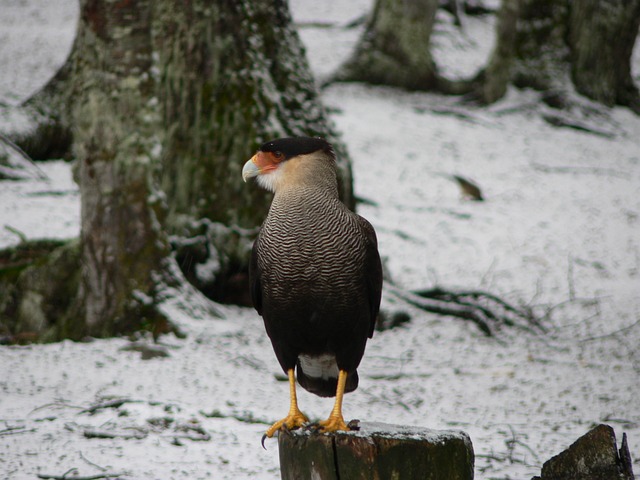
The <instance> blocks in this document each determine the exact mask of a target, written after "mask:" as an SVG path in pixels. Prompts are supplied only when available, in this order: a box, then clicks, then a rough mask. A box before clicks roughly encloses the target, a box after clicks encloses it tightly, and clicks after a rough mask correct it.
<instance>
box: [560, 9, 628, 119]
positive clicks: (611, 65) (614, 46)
mask: <svg viewBox="0 0 640 480" xmlns="http://www.w3.org/2000/svg"><path fill="white" fill-rule="evenodd" d="M569 22H570V35H569V44H570V46H571V78H572V80H573V83H574V85H575V86H576V90H577V91H578V92H580V93H581V94H583V95H585V96H587V97H589V98H591V99H593V100H596V101H597V102H600V103H604V104H605V105H609V106H612V105H616V104H619V105H627V106H629V107H631V108H632V109H633V110H634V111H635V112H636V113H638V114H640V98H639V96H638V87H636V85H634V83H633V79H632V77H631V54H632V53H633V47H634V45H635V41H636V37H637V36H638V27H639V26H640V0H631V1H629V0H576V1H575V2H573V4H572V7H571V15H570V18H569Z"/></svg>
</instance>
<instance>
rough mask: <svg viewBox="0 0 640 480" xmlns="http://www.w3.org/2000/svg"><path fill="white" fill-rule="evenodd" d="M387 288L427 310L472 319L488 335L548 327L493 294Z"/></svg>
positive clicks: (539, 330)
mask: <svg viewBox="0 0 640 480" xmlns="http://www.w3.org/2000/svg"><path fill="white" fill-rule="evenodd" d="M386 289H387V290H388V291H389V292H390V293H392V294H393V295H395V296H396V297H397V298H398V299H400V300H402V301H404V302H406V303H408V304H409V305H412V306H414V307H416V308H419V309H421V310H424V311H426V312H430V313H436V314H438V315H446V316H453V317H457V318H462V319H464V320H469V321H471V322H473V323H475V324H476V325H477V326H478V328H479V329H480V330H481V331H482V332H483V333H484V334H485V335H487V336H493V335H494V333H495V331H496V330H499V329H500V328H501V327H502V326H508V327H514V328H519V329H522V330H526V331H528V332H531V333H533V332H541V331H544V327H543V326H542V325H541V324H540V321H539V320H538V319H537V318H536V317H535V316H534V315H533V313H532V312H531V311H527V310H523V309H519V308H516V307H514V306H513V305H511V304H510V303H508V302H506V301H504V300H502V299H501V298H499V297H497V296H496V295H493V294H491V293H487V292H482V291H459V292H456V291H448V290H443V289H442V288H433V289H430V290H416V291H406V290H401V289H399V288H397V287H395V286H393V285H390V284H389V283H387V285H386Z"/></svg>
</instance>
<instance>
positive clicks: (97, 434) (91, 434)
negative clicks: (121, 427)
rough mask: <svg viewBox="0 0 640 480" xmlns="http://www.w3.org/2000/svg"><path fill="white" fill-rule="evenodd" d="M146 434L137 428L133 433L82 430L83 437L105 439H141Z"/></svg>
mask: <svg viewBox="0 0 640 480" xmlns="http://www.w3.org/2000/svg"><path fill="white" fill-rule="evenodd" d="M147 435H148V433H147V432H144V431H142V430H137V431H135V432H134V433H120V432H106V431H104V430H93V429H89V428H88V429H86V430H85V431H84V436H85V438H106V439H112V438H120V439H123V440H131V439H134V440H142V439H143V438H146V437H147Z"/></svg>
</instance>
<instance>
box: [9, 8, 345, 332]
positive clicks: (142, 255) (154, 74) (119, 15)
mask: <svg viewBox="0 0 640 480" xmlns="http://www.w3.org/2000/svg"><path fill="white" fill-rule="evenodd" d="M80 8H81V13H80V22H79V27H78V34H77V38H76V41H75V43H74V46H73V48H72V53H71V55H70V57H69V60H68V62H67V64H66V65H65V66H64V67H63V68H62V70H61V71H60V72H59V73H58V75H56V76H55V77H54V79H53V80H52V81H51V83H50V84H49V85H48V86H47V87H45V88H44V89H43V90H42V91H41V92H39V93H38V94H37V95H36V96H34V98H33V99H32V100H31V101H30V102H27V104H26V105H25V107H26V108H32V109H34V111H37V112H39V114H42V115H43V117H47V116H48V117H49V118H52V119H53V118H56V119H61V120H62V121H61V123H62V124H64V125H71V127H72V130H73V142H74V143H73V154H74V156H75V157H76V160H77V164H76V177H77V179H78V181H79V184H80V193H81V242H80V246H79V247H78V248H79V256H80V262H79V265H81V267H80V268H81V275H79V277H80V282H79V287H78V288H77V294H76V295H75V296H74V297H75V298H73V299H70V301H69V303H70V306H69V308H68V310H67V314H65V315H61V314H59V312H58V314H59V315H58V316H57V317H55V318H53V317H50V316H49V315H48V314H47V312H43V311H42V309H39V310H38V308H36V310H38V312H39V315H40V314H41V315H40V316H41V317H42V318H43V319H45V320H44V321H43V322H40V323H41V324H43V327H42V328H43V329H44V328H45V326H46V325H48V326H50V325H51V324H54V323H56V322H62V324H64V328H60V329H59V331H60V332H63V331H64V332H73V333H72V336H73V338H79V337H81V336H83V335H87V334H89V335H99V336H102V335H111V334H114V333H121V332H126V331H130V330H133V329H137V328H141V327H145V328H150V329H153V330H155V329H156V325H162V324H165V323H166V319H165V318H164V316H163V315H162V314H161V313H160V312H159V310H158V308H157V298H156V297H157V289H158V283H160V284H161V285H162V283H163V281H168V282H173V281H175V278H173V277H172V276H171V275H169V274H168V272H169V271H170V270H171V268H170V265H169V264H168V263H167V262H170V261H171V260H169V252H170V246H169V242H168V235H167V233H170V234H171V235H172V239H176V238H178V239H180V237H181V236H184V235H191V234H193V235H194V236H199V235H201V234H202V233H203V232H202V229H203V228H204V229H205V232H204V233H205V234H206V238H207V242H208V241H209V240H211V242H210V243H209V242H208V243H206V245H205V246H206V251H205V255H204V257H203V258H202V259H201V261H202V263H209V264H211V263H213V261H212V260H216V259H221V258H224V261H220V262H218V264H219V268H225V267H228V268H230V269H231V270H232V271H231V273H229V272H221V271H215V272H208V275H209V276H211V275H215V276H216V277H217V278H216V279H215V282H214V283H215V284H217V285H219V284H221V283H222V286H221V288H222V289H224V288H225V287H226V285H225V284H224V283H225V280H223V281H221V280H219V279H220V278H225V275H228V276H232V275H234V274H235V273H237V272H242V271H246V265H247V262H248V258H249V256H248V254H247V253H248V252H247V246H249V247H250V242H251V238H250V237H251V234H252V233H255V230H253V229H254V228H255V227H256V226H257V225H259V223H260V222H261V221H262V219H263V218H264V215H265V212H266V210H267V208H268V204H269V201H268V198H267V196H266V195H265V194H264V193H259V192H258V190H257V189H247V188H244V185H243V182H242V179H241V173H240V172H241V168H242V165H243V164H244V162H245V161H246V160H247V159H248V158H249V157H250V156H251V155H252V154H253V152H254V151H255V149H256V148H257V146H258V145H259V144H260V143H262V142H263V141H266V140H269V139H272V138H273V137H280V136H288V135H321V136H324V137H326V138H328V140H330V141H331V142H332V143H333V144H334V146H335V147H336V150H337V153H338V158H339V168H340V172H341V174H340V179H339V181H340V187H341V195H342V198H343V200H344V201H345V203H347V204H348V205H350V206H351V207H354V206H355V201H354V197H353V191H352V178H351V167H350V160H349V158H348V156H347V154H346V149H345V148H344V146H343V144H342V143H341V142H340V141H339V139H337V135H336V134H335V132H334V129H333V126H332V125H331V123H330V122H329V121H328V119H327V115H326V112H325V110H324V108H323V107H322V105H321V103H320V101H319V98H318V95H317V92H316V89H315V85H314V83H313V79H312V76H311V74H310V70H309V68H308V66H307V63H306V59H305V57H304V51H303V49H302V46H301V43H300V40H299V39H298V37H297V35H296V34H295V32H294V30H293V28H292V25H291V18H290V15H289V13H288V9H287V4H286V2H285V1H284V0H276V1H271V0H257V1H253V2H227V1H224V0H195V1H193V2H186V3H185V2H180V1H177V0H158V1H154V2H151V1H150V0H135V1H130V2H108V1H106V0H83V1H82V3H81V6H80ZM25 142H27V143H28V140H25ZM23 144H24V143H23ZM38 148H41V149H42V150H44V151H46V145H41V146H40V147H38ZM160 187H161V188H160ZM256 196H260V199H261V200H262V201H260V199H256V198H254V197H256ZM256 205H262V207H259V208H255V206H256ZM216 222H222V223H224V224H226V225H229V226H230V228H226V227H224V228H222V227H219V225H220V224H219V223H216ZM241 227H251V228H241ZM231 237H233V241H228V240H229V238H231ZM175 243H177V244H178V245H183V246H184V245H185V244H188V243H189V242H188V241H186V240H184V239H183V240H182V241H181V240H177V241H176V242H174V244H175ZM54 253H55V252H54ZM187 255H188V254H187ZM185 260H186V261H185V263H184V265H186V266H189V265H191V263H192V262H191V261H190V260H191V259H189V258H185ZM74 278H75V277H74ZM245 283H246V282H245ZM245 283H243V287H244V285H245ZM20 291H21V290H20ZM14 293H15V295H14V296H12V299H11V301H10V302H8V303H7V308H3V305H0V324H1V323H3V322H4V320H3V315H4V314H5V313H6V312H8V311H10V310H11V309H12V308H14V307H15V305H19V304H21V302H22V300H23V299H22V298H18V297H19V296H20V294H19V291H18V290H15V291H14ZM9 304H11V305H9ZM36 307H37V305H36ZM67 320H68V321H69V322H72V321H74V320H76V321H77V322H79V323H78V324H77V325H71V324H67V323H66V322H67ZM7 323H8V324H9V323H11V324H15V322H7ZM45 324H46V325H45ZM0 326H1V325H0ZM40 331H44V330H40ZM9 333H11V332H9ZM48 338H49V337H48Z"/></svg>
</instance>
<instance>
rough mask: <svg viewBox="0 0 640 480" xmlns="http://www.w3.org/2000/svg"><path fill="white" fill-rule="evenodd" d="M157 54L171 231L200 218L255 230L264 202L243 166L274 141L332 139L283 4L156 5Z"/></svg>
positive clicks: (346, 174)
mask: <svg viewBox="0 0 640 480" xmlns="http://www.w3.org/2000/svg"><path fill="white" fill-rule="evenodd" d="M154 48H155V50H156V52H157V54H158V64H157V71H158V98H159V101H160V104H161V109H162V115H163V119H162V120H163V127H164V129H165V131H166V139H165V142H164V145H163V153H162V159H161V169H160V177H161V182H162V188H163V190H164V192H165V193H166V195H167V200H168V204H169V218H168V222H167V224H168V226H169V229H170V230H172V231H176V230H178V229H180V228H182V227H184V225H185V223H186V222H189V221H193V220H200V219H202V218H207V219H209V220H212V221H214V222H221V223H223V224H225V225H239V226H241V227H255V226H257V225H259V224H260V223H261V221H262V219H263V218H264V216H265V215H266V211H267V209H268V205H269V203H270V202H269V201H268V198H269V197H268V195H267V194H266V193H264V192H262V191H258V190H256V189H247V188H245V187H244V185H243V182H242V181H241V175H240V171H241V168H242V165H243V163H244V161H245V160H246V159H248V158H249V156H250V155H251V154H252V153H253V152H254V151H255V150H256V149H257V147H258V146H259V145H260V144H261V143H263V142H265V141H267V140H271V139H273V138H277V137H282V136H297V135H309V136H323V137H328V138H329V140H330V141H336V140H337V139H336V134H335V132H334V130H333V127H332V126H331V124H330V123H329V122H328V120H327V115H326V112H325V111H324V108H323V107H322V105H321V103H320V101H319V99H318V96H317V92H316V89H315V85H314V83H313V78H312V76H311V73H310V70H309V67H308V65H307V62H306V59H305V57H304V51H303V49H302V46H301V43H300V40H299V38H298V36H297V34H296V32H295V31H294V30H293V28H292V21H291V17H290V15H289V11H288V8H287V4H286V2H285V1H284V0H278V1H275V2H274V1H267V0H260V1H254V2H224V1H219V2H210V1H203V0H200V1H194V2H188V3H186V4H181V6H180V8H177V9H176V8H174V6H173V2H167V1H164V2H158V3H157V7H156V9H155V12H154ZM337 143H338V149H339V152H338V153H339V161H340V168H341V175H340V184H341V193H342V198H343V199H344V200H345V202H346V203H347V204H348V205H351V206H352V207H353V206H354V200H353V192H352V179H351V170H350V164H349V159H348V158H347V156H346V150H345V148H344V147H343V146H342V145H341V144H340V142H339V141H338V142H337ZM256 206H258V207H257V208H256Z"/></svg>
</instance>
